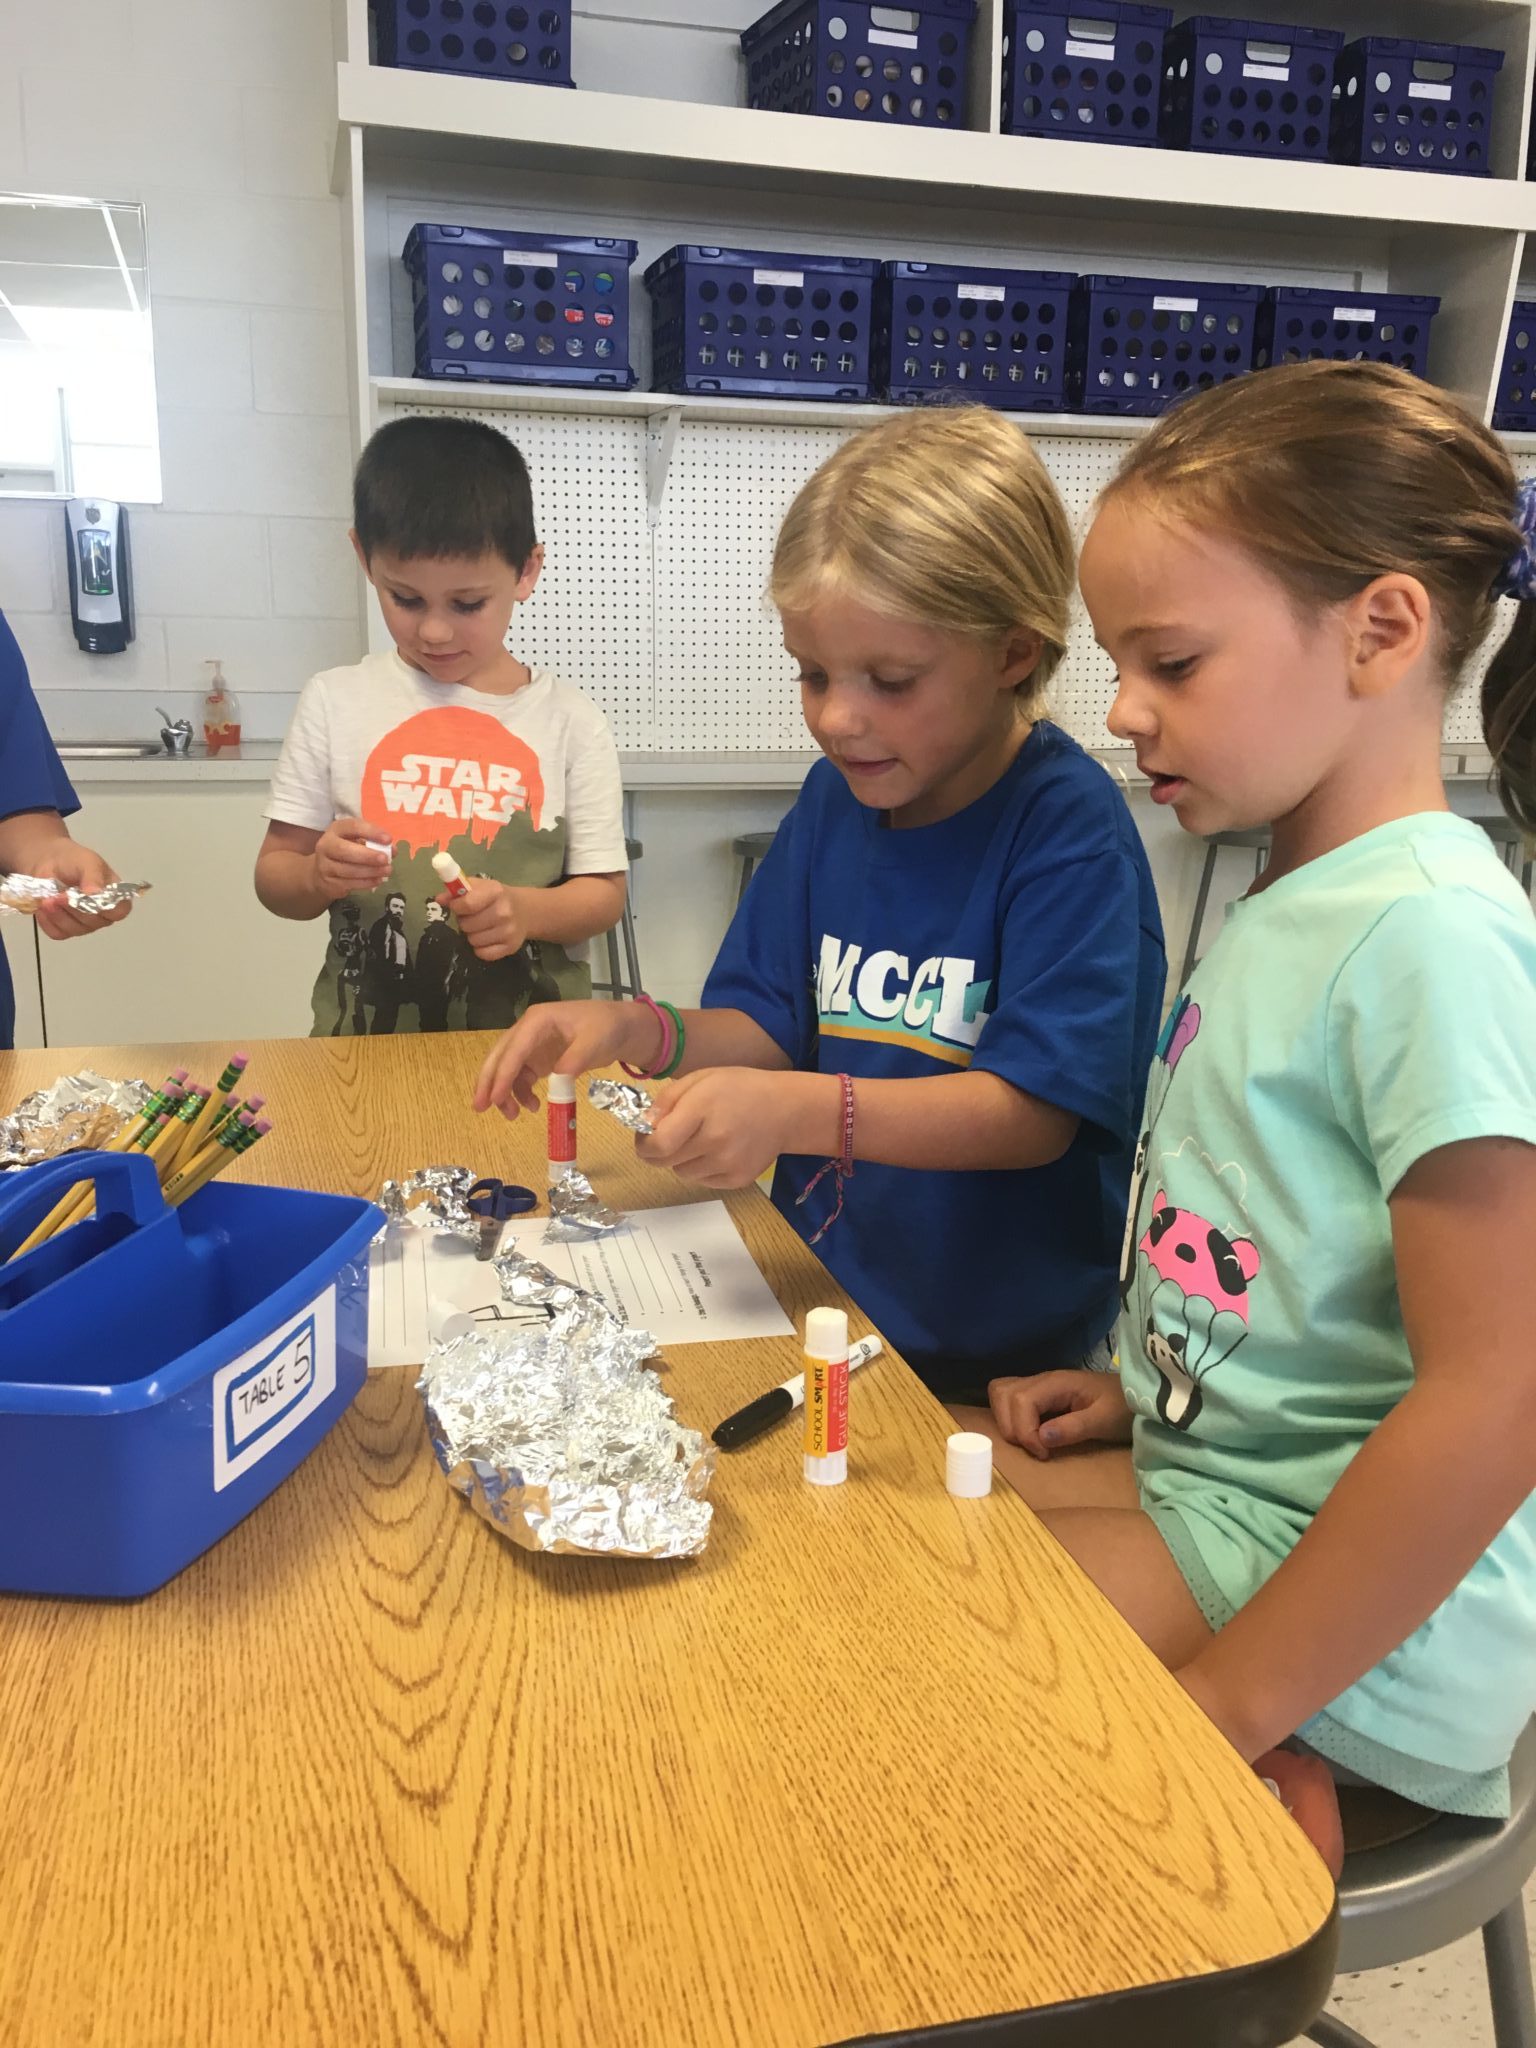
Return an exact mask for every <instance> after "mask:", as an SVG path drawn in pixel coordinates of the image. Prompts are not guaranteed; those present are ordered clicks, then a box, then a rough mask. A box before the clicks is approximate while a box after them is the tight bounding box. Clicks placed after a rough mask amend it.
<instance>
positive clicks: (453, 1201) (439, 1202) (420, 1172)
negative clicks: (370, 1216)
mask: <svg viewBox="0 0 1536 2048" xmlns="http://www.w3.org/2000/svg"><path fill="white" fill-rule="evenodd" d="M476 1178H477V1176H476V1175H475V1173H474V1172H473V1171H472V1170H471V1168H469V1167H467V1166H422V1167H418V1168H417V1170H416V1172H415V1173H408V1174H407V1175H406V1177H405V1179H404V1180H387V1181H385V1183H384V1185H383V1187H381V1188H380V1190H379V1207H380V1208H381V1209H382V1210H383V1211H384V1214H385V1216H386V1217H387V1218H388V1221H389V1223H395V1224H414V1225H415V1226H416V1227H417V1228H418V1229H420V1230H442V1231H446V1232H447V1233H448V1234H449V1235H450V1236H452V1237H466V1238H469V1239H471V1240H472V1241H473V1242H475V1243H476V1244H478V1243H479V1241H480V1222H479V1219H478V1217H475V1216H471V1215H470V1213H469V1209H468V1207H467V1206H466V1199H465V1198H466V1197H467V1196H468V1194H469V1191H470V1189H471V1188H472V1187H473V1186H474V1184H475V1180H476ZM387 1227H388V1226H387V1225H386V1228H387Z"/></svg>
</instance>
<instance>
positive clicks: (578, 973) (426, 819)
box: [266, 649, 629, 1036]
mask: <svg viewBox="0 0 1536 2048" xmlns="http://www.w3.org/2000/svg"><path fill="white" fill-rule="evenodd" d="M266 815H267V816H268V817H269V818H271V819H273V820H274V821H276V822H278V823H281V824H287V825H301V826H304V827H306V828H307V829H308V830H310V831H312V832H323V831H324V830H325V829H326V827H327V826H328V825H330V824H331V823H332V822H333V820H335V819H336V818H343V817H351V818H366V819H367V820H368V821H369V822H370V823H371V824H374V825H377V826H378V827H379V828H380V830H381V831H383V832H385V833H387V834H388V836H389V837H390V839H391V840H392V841H393V843H394V852H395V858H394V865H393V868H392V870H391V872H390V874H389V876H388V877H387V879H386V880H385V881H384V882H383V883H381V884H380V886H379V887H378V888H377V889H376V890H373V891H370V892H368V893H367V894H357V895H353V896H348V897H344V898H343V899H342V901H341V902H340V903H336V904H333V905H332V906H331V910H330V913H329V924H330V944H329V947H328V949H327V953H326V959H325V963H324V965H323V966H322V968H321V972H320V977H319V979H318V981H317V982H316V985H315V992H314V1008H315V1023H314V1029H315V1031H316V1032H317V1033H319V1034H329V1035H332V1036H339V1035H343V1034H351V1033H352V1032H363V1031H370V1032H390V1031H395V1030H399V1029H404V1030H412V1029H419V1030H424V1031H433V1030H438V1031H440V1030H446V1029H450V1028H457V1027H460V1026H467V1027H468V1028H470V1029H482V1028H483V1029H499V1028H502V1027H504V1026H505V1025H507V1024H510V1023H512V1022H514V1021H515V1019H516V1018H517V1017H518V1016H519V1015H521V1013H522V1011H523V1010H524V1009H525V1008H526V1007H527V1005H528V1003H529V1002H530V1001H533V1000H538V999H541V998H544V999H548V998H552V997H554V996H557V995H559V996H568V995H583V994H587V993H590V988H591V980H590V976H589V975H588V972H587V968H586V965H585V962H584V961H581V960H573V959H572V958H571V957H570V955H569V954H567V953H566V952H565V951H564V950H563V948H561V947H559V946H556V945H552V944H550V943H549V942H547V941H543V942H535V943H530V944H529V945H528V946H525V947H523V948H522V950H521V951H520V952H519V953H517V954H515V955H513V956H512V958H511V959H509V960H506V961H492V962H486V961H479V960H476V959H475V958H474V956H473V954H471V953H470V952H469V950H468V948H467V947H466V946H465V945H464V944H463V942H462V940H460V938H459V935H458V931H457V928H456V927H455V926H454V925H453V924H452V923H451V921H448V920H445V919H444V918H443V917H442V915H441V913H440V911H438V910H437V909H436V907H435V905H434V903H433V899H434V898H435V897H436V896H437V894H438V893H439V891H440V889H441V887H442V884H441V883H440V882H439V880H438V878H437V876H436V874H435V873H434V872H433V869H432V856H433V854H434V853H436V852H438V851H439V850H446V851H447V852H448V853H451V854H452V855H453V857H454V859H455V860H457V861H458V863H459V865H460V866H461V867H462V868H463V869H464V871H465V873H466V874H480V875H490V876H493V877H494V878H495V879H496V880H497V881H501V882H509V883H512V884H514V885H515V886H518V887H523V888H550V887H552V886H553V885H554V884H555V883H557V882H560V881H563V880H564V879H565V878H566V877H567V876H570V875H593V874H601V875H607V874H620V873H623V872H624V870H625V869H626V868H627V867H628V865H629V863H628V861H627V859H626V857H625V852H624V820H623V787H622V784H621V782H620V777H619V757H618V750H617V748H616V747H615V746H614V742H613V735H612V733H611V732H610V731H609V730H608V725H607V721H606V720H605V719H604V717H603V714H602V713H601V712H600V711H599V710H598V708H597V706H596V705H595V704H594V703H593V702H592V701H591V699H590V698H588V697H585V696H583V695H582V693H581V691H580V690H577V689H574V688H573V687H572V686H571V685H570V684H568V683H562V682H560V681H558V680H557V678H556V677H555V676H553V675H552V674H551V673H550V672H549V671H548V670H547V669H537V670H535V671H534V673H533V675H532V677H531V678H530V680H529V681H528V682H527V683H526V684H525V685H524V687H523V688H522V689H521V690H514V691H513V692H512V693H511V694H510V695H509V696H504V697H503V696H492V695H490V694H488V693H487V692H485V691H483V690H472V689H468V688H466V687H465V686H464V685H463V684H461V683H438V682H434V681H433V680H432V678H431V677H430V676H426V675H423V674H422V673H421V672H420V670H418V669H414V668H412V667H411V666H410V664H409V663H408V662H406V661H404V660H403V659H402V658H401V656H400V655H399V654H398V653H397V652H396V651H395V650H394V649H391V650H390V652H389V653H387V654H370V655H368V656H367V657H366V658H365V659H364V660H362V661H360V662H357V663H355V664H354V665H353V666H351V667H349V668H333V669H326V670H324V671H322V673H321V674H319V675H317V676H313V677H311V679H310V680H309V682H308V683H306V684H305V686H304V689H303V692H302V694H301V695H300V698H299V702H298V708H297V709H296V710H295V712H294V715H293V722H292V724H291V725H290V726H289V728H288V737H287V738H286V740H285V741H284V742H283V750H282V753H281V755H280V756H279V758H278V762H277V767H276V770H275V771H274V773H273V777H272V792H271V796H270V797H269V799H268V802H267V807H266ZM412 1012H414V1013H415V1014H412Z"/></svg>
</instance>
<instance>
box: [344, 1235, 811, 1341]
mask: <svg viewBox="0 0 1536 2048" xmlns="http://www.w3.org/2000/svg"><path fill="white" fill-rule="evenodd" d="M548 1228H549V1219H548V1218H547V1217H545V1216H528V1217H523V1218H519V1219H515V1220H514V1221H513V1222H511V1223H509V1224H507V1226H506V1228H505V1229H504V1231H503V1232H502V1237H501V1246H500V1249H501V1250H502V1251H508V1250H510V1249H511V1247H512V1246H513V1245H514V1244H515V1245H516V1246H517V1248H518V1250H519V1251H521V1252H524V1253H525V1254H526V1255H527V1256H528V1257H529V1258H531V1259H537V1260H538V1261H539V1263H540V1264H541V1265H545V1266H548V1268H549V1269H550V1271H551V1272H552V1273H558V1274H559V1275H560V1277H561V1278H562V1279H566V1280H574V1281H575V1282H576V1283H577V1285H578V1286H580V1287H585V1288H587V1289H588V1290H589V1291H590V1292H591V1293H593V1294H600V1295H602V1296H603V1297H604V1299H605V1300H607V1301H610V1302H612V1303H614V1304H615V1306H616V1307H619V1308H622V1309H623V1311H624V1313H625V1315H626V1316H627V1317H628V1319H629V1321H630V1322H631V1323H632V1324H633V1325H634V1326H635V1327H636V1328H638V1329H643V1330H649V1331H650V1333H651V1335H652V1336H653V1337H654V1338H655V1339H656V1341H657V1343H658V1344H660V1345H661V1346H663V1348H665V1347H666V1346H667V1345H670V1344H706V1343H727V1342H729V1341H731V1340H732V1339H733V1338H739V1337H788V1336H792V1335H793V1333H794V1325H793V1324H792V1323H791V1322H790V1320H789V1318H788V1316H786V1315H785V1313H784V1311H783V1309H781V1308H780V1307H779V1304H778V1302H777V1301H776V1300H775V1298H774V1294H773V1290H772V1289H771V1288H770V1287H769V1285H768V1282H767V1281H766V1280H765V1279H764V1278H763V1276H762V1274H761V1273H760V1272H759V1271H758V1269H757V1266H756V1265H755V1264H754V1262H753V1259H752V1255H751V1253H750V1252H749V1251H748V1250H747V1248H746V1246H745V1245H744V1244H743V1243H742V1241H741V1235H740V1233H739V1232H738V1230H737V1228H736V1226H735V1224H734V1223H733V1222H732V1221H731V1217H730V1211H729V1210H728V1209H727V1208H726V1206H725V1204H724V1202H685V1203H682V1204H680V1205H679V1206H678V1207H676V1208H671V1209H637V1210H635V1211H633V1212H632V1214H631V1216H630V1220H629V1224H628V1226H627V1228H625V1229H623V1230H620V1231H615V1232H614V1233H613V1234H612V1235H611V1236H609V1237H600V1238H596V1239H594V1240H593V1241H592V1242H590V1243H587V1244H545V1243H544V1242H543V1238H544V1233H545V1231H546V1230H547V1229H548ZM434 1302H435V1303H439V1304H441V1305H442V1306H443V1307H451V1308H455V1309H458V1310H460V1311H461V1312H462V1313H464V1314H466V1315H470V1316H472V1317H474V1319H475V1320H476V1321H477V1322H483V1323H484V1324H485V1325H486V1327H487V1328H488V1329H492V1328H495V1327H496V1326H497V1324H500V1325H501V1327H502V1328H504V1329H505V1328H507V1327H508V1326H509V1325H511V1326H514V1327H515V1326H516V1325H518V1324H522V1325H524V1326H527V1325H528V1324H530V1323H532V1324H539V1323H542V1322H543V1320H544V1318H543V1316H542V1315H541V1314H538V1313H535V1314H533V1315H531V1316H530V1315H524V1314H522V1313H520V1312H518V1311H516V1310H514V1309H512V1308H511V1307H509V1305H508V1304H507V1303H506V1302H505V1301H503V1299H502V1294H501V1283H500V1282H499V1281H498V1280H497V1278H496V1269H495V1267H494V1266H492V1265H491V1264H489V1263H488V1262H486V1261H482V1260H479V1259H477V1258H476V1257H475V1247H474V1245H473V1244H471V1243H470V1242H468V1240H467V1239H464V1238H458V1237H446V1236H443V1235H440V1234H439V1233H437V1232H434V1231H427V1230H412V1229H404V1230H392V1231H391V1232H390V1233H389V1235H388V1236H387V1237H386V1238H385V1239H384V1240H383V1242H382V1243H379V1244H376V1245H375V1246H374V1247H373V1250H372V1252H371V1254H370V1256H369V1262H368V1363H369V1365H370V1366H371V1367H379V1366H385V1365H419V1364H420V1363H421V1361H422V1360H423V1359H424V1358H425V1357H426V1355H427V1351H428V1349H429V1339H428V1334H427V1319H428V1304H429V1303H434Z"/></svg>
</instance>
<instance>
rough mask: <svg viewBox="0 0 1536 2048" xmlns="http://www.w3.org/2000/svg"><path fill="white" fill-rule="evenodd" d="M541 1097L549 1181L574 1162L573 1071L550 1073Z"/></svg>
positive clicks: (566, 1169) (574, 1096) (564, 1171)
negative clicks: (545, 1127) (543, 1100)
mask: <svg viewBox="0 0 1536 2048" xmlns="http://www.w3.org/2000/svg"><path fill="white" fill-rule="evenodd" d="M545 1097H546V1101H545V1113H546V1116H547V1117H548V1121H549V1178H550V1181H551V1183H553V1182H555V1181H557V1180H559V1179H560V1178H561V1177H562V1175H564V1174H567V1173H569V1172H570V1171H571V1168H572V1167H573V1166H574V1165H575V1164H576V1077H575V1076H574V1075H573V1074H551V1075H550V1077H549V1085H548V1087H547V1088H546V1090H545Z"/></svg>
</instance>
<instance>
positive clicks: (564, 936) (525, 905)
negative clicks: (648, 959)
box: [437, 874, 628, 960]
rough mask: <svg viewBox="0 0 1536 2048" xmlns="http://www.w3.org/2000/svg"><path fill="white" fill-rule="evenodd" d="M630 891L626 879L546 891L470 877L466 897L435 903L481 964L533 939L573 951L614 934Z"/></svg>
mask: <svg viewBox="0 0 1536 2048" xmlns="http://www.w3.org/2000/svg"><path fill="white" fill-rule="evenodd" d="M627 888H628V878H627V877H626V876H625V875H623V874H615V875H570V876H568V877H567V878H566V880H565V881H563V882H556V883H554V884H553V885H552V886H551V887H550V888H548V889H524V888H518V887H516V886H514V884H512V883H510V882H493V881H492V880H491V879H490V877H489V876H487V875H466V876H465V877H464V894H463V895H462V896H451V895H448V894H447V893H446V892H445V893H444V894H443V895H441V896H439V897H438V899H437V900H438V902H439V903H441V904H442V906H443V908H444V909H445V910H447V911H449V912H450V913H451V914H452V916H453V917H454V919H455V920H456V922H457V924H458V927H459V930H460V931H461V932H462V933H463V934H464V936H465V938H466V939H467V940H468V941H469V945H470V948H471V950H472V951H473V952H474V953H476V954H477V955H478V956H479V958H480V959H482V960H504V959H506V957H507V956H508V955H509V954H512V953H515V952H516V951H517V950H518V948H519V947H520V946H523V945H526V944H527V942H528V940H529V939H549V940H551V941H552V942H553V943H554V944H555V945H558V946H569V945H579V944H581V943H582V942H583V941H584V940H586V939H595V938H596V937H597V935H598V934H599V932H611V931H612V930H613V928H614V926H615V925H616V924H617V923H618V921H619V919H620V918H621V917H622V916H623V915H624V897H625V894H626V891H627Z"/></svg>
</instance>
